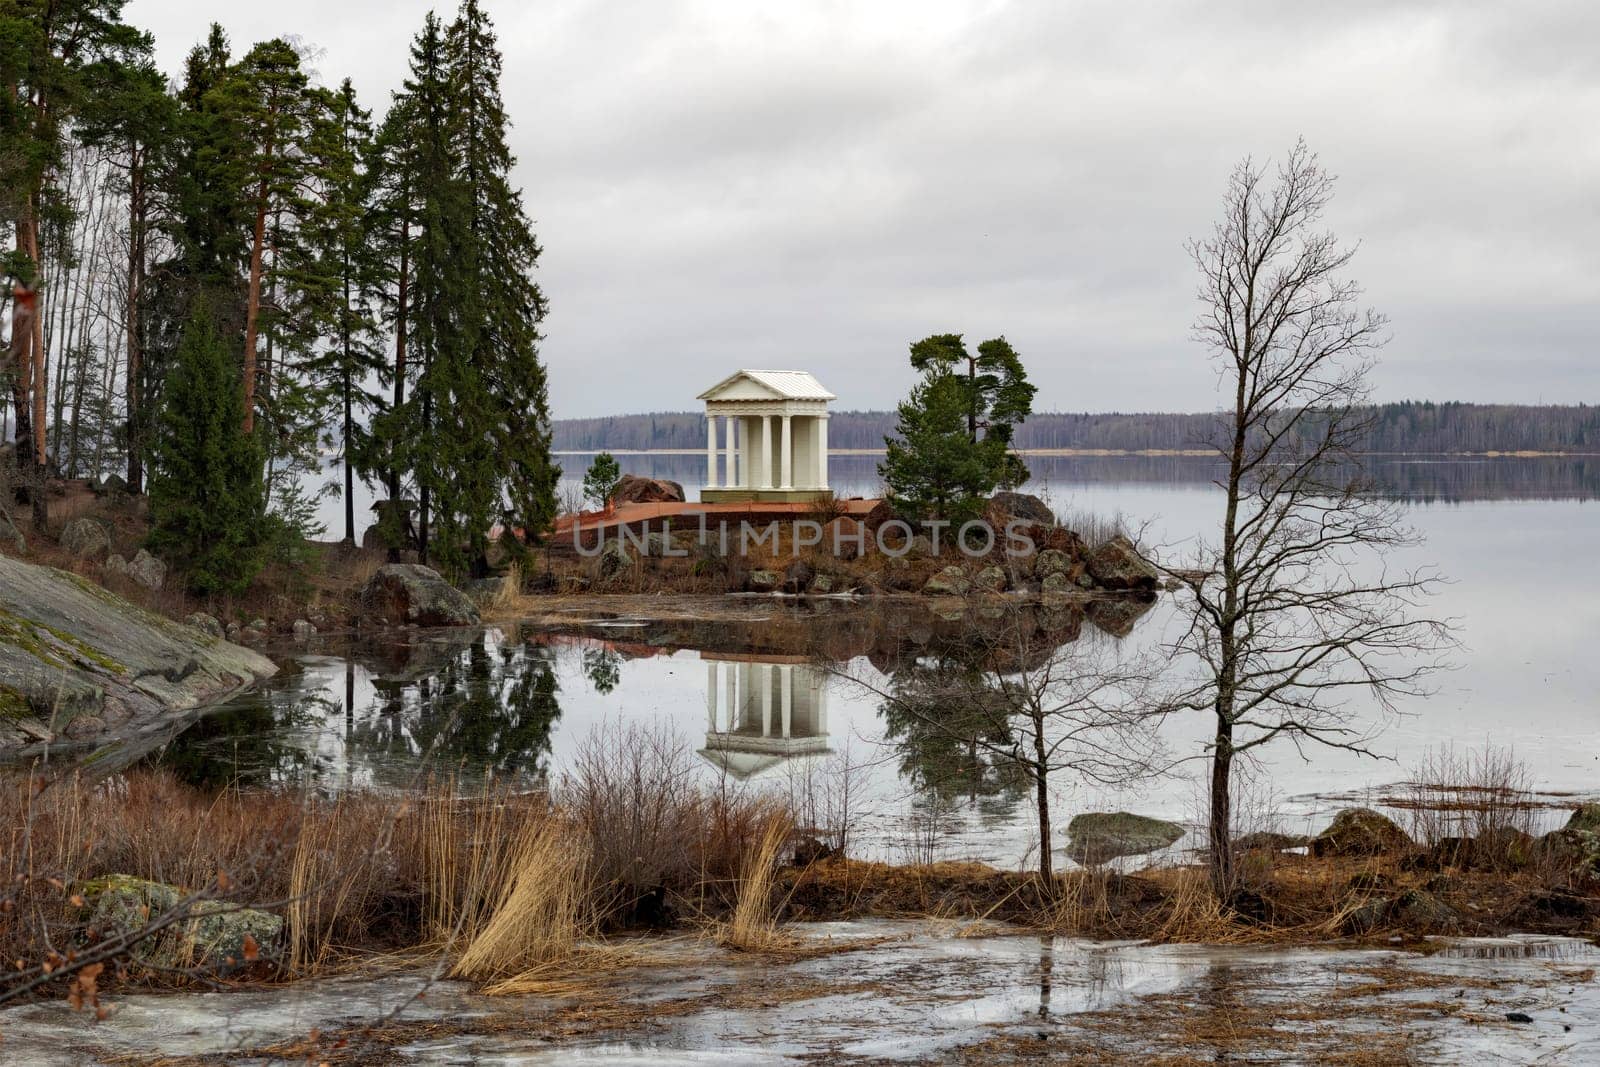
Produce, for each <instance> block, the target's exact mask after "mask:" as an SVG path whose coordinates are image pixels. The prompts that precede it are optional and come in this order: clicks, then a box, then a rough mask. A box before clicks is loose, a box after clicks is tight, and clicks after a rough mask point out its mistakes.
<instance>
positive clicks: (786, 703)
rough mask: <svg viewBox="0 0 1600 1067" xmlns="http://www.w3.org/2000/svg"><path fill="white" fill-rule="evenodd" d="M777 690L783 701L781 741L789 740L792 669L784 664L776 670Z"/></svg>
mask: <svg viewBox="0 0 1600 1067" xmlns="http://www.w3.org/2000/svg"><path fill="white" fill-rule="evenodd" d="M778 685H779V686H780V689H779V690H778V693H779V696H780V697H781V698H782V701H783V739H784V740H785V741H787V740H788V739H789V725H790V723H791V722H792V721H793V718H794V668H793V667H791V666H789V664H787V663H785V664H783V665H782V666H781V667H779V668H778Z"/></svg>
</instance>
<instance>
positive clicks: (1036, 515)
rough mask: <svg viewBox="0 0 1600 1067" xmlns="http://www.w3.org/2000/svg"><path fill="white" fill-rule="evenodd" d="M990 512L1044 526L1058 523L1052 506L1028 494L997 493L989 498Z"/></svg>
mask: <svg viewBox="0 0 1600 1067" xmlns="http://www.w3.org/2000/svg"><path fill="white" fill-rule="evenodd" d="M989 510H990V511H991V512H992V513H994V514H996V515H1000V516H1006V517H1008V518H1013V519H1020V520H1022V521H1023V522H1032V523H1038V524H1040V525H1042V526H1053V525H1055V521H1056V514H1055V512H1053V511H1051V510H1050V505H1048V504H1046V503H1045V502H1044V501H1043V500H1040V499H1039V498H1038V497H1036V496H1033V495H1031V494H1028V493H1006V492H1001V493H996V494H995V495H994V496H992V497H990V498H989Z"/></svg>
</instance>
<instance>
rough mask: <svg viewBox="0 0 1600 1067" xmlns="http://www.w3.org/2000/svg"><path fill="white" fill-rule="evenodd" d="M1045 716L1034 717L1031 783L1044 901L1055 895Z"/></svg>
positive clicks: (1040, 886) (1040, 880) (1035, 714)
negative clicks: (1036, 818) (1036, 820)
mask: <svg viewBox="0 0 1600 1067" xmlns="http://www.w3.org/2000/svg"><path fill="white" fill-rule="evenodd" d="M1044 725H1045V724H1044V716H1043V715H1042V714H1039V713H1038V712H1037V711H1036V712H1035V713H1034V715H1033V783H1034V787H1035V789H1036V791H1037V796H1036V798H1035V799H1036V801H1037V803H1038V809H1039V810H1038V816H1039V888H1040V889H1041V891H1043V893H1044V896H1045V899H1046V900H1052V899H1054V898H1055V895H1056V874H1055V857H1054V856H1053V855H1052V854H1051V841H1052V838H1051V831H1050V755H1049V752H1048V751H1047V749H1046V747H1045V737H1044Z"/></svg>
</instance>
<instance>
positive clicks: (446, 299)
mask: <svg viewBox="0 0 1600 1067" xmlns="http://www.w3.org/2000/svg"><path fill="white" fill-rule="evenodd" d="M500 62H501V61H500V54H499V51H498V49H497V47H496V44H495V38H494V34H493V31H492V29H491V27H490V25H489V21H488V19H487V17H486V16H485V15H484V14H483V12H482V10H481V8H479V6H478V5H477V3H476V0H467V3H466V4H464V5H463V7H462V9H461V11H460V13H459V15H458V17H457V18H456V19H455V20H454V22H452V23H451V25H450V27H449V29H448V30H445V29H444V28H443V27H442V26H441V25H440V24H439V22H438V20H437V19H435V18H434V17H432V16H431V15H430V16H429V17H428V19H427V20H426V21H425V22H424V24H423V29H422V32H421V33H420V34H418V36H417V38H416V40H415V42H414V43H413V45H412V50H411V70H410V76H409V77H408V78H407V80H406V83H405V88H404V91H403V92H402V93H401V94H400V96H399V97H398V98H397V99H396V101H395V105H394V110H393V111H392V112H391V119H392V120H393V119H396V117H397V116H398V121H399V123H400V124H401V128H402V129H403V131H404V132H401V131H400V130H394V131H391V130H390V129H389V126H390V123H389V122H386V123H385V127H386V128H385V131H384V133H383V134H381V135H380V141H389V142H390V143H389V144H388V146H387V149H386V153H385V157H386V159H391V158H392V160H393V163H394V165H395V166H396V167H397V168H401V169H402V170H401V173H397V174H391V176H390V178H389V179H387V180H383V181H380V182H379V183H378V187H379V188H381V189H384V190H385V191H386V193H388V195H389V196H391V197H396V196H398V206H399V207H400V211H401V212H402V214H401V215H400V216H399V220H400V224H401V228H402V232H405V233H406V234H407V241H406V243H405V245H404V248H403V252H402V254H403V255H404V256H406V257H408V258H409V264H410V266H411V268H412V269H411V274H410V277H409V288H408V289H407V293H406V301H407V303H406V304H405V305H404V313H405V315H406V319H405V326H406V330H407V334H408V338H409V356H408V358H407V360H406V368H407V371H408V372H409V373H415V374H416V379H415V387H414V388H413V389H412V391H411V393H410V396H409V397H407V398H406V399H405V401H404V403H403V404H396V405H395V406H394V408H392V409H391V410H390V411H389V412H388V413H386V414H385V415H384V416H383V417H382V418H380V419H379V420H378V421H377V424H376V427H375V429H376V432H377V437H378V438H379V443H378V447H379V450H380V451H381V452H383V453H385V454H386V455H387V456H389V457H390V462H394V463H395V464H396V465H397V466H401V465H403V466H405V467H406V468H407V469H409V470H410V471H411V473H412V475H413V478H414V480H415V483H416V485H417V489H418V496H419V504H420V522H419V527H420V531H419V532H420V535H421V537H422V539H423V544H422V552H423V556H424V558H425V559H429V558H431V559H433V560H436V561H437V562H438V563H439V564H440V565H441V566H443V567H444V568H445V569H446V570H449V571H451V572H453V573H464V572H471V573H474V574H482V573H484V572H485V571H486V570H487V566H488V562H487V557H488V547H489V533H490V531H491V529H492V528H493V527H494V526H495V525H496V524H499V525H500V526H501V528H502V529H503V530H506V531H512V530H517V529H520V530H523V531H525V532H526V534H527V535H528V536H529V537H530V538H536V537H538V536H539V535H540V534H541V533H542V532H543V531H544V530H545V529H546V528H547V527H548V525H549V523H550V522H551V521H552V519H553V518H554V516H555V507H556V502H555V486H556V479H557V478H558V477H559V474H560V469H559V468H558V467H556V466H555V465H554V464H553V463H552V462H551V460H550V416H549V399H548V386H547V384H546V379H545V371H544V366H543V363H542V362H541V361H540V359H539V348H538V345H539V341H540V335H539V330H538V326H539V322H540V321H541V320H542V319H543V317H544V314H545V302H544V297H543V294H542V293H541V292H540V291H539V287H538V285H537V284H535V283H534V281H533V279H532V271H533V269H534V267H535V265H536V264H537V261H538V257H539V251H540V249H539V245H538V241H537V240H536V239H535V237H534V235H533V229H532V225H531V223H530V222H529V221H528V218H527V215H526V213H525V212H524V210H523V207H522V201H521V196H520V194H519V193H518V192H517V190H516V189H515V188H514V187H513V186H512V185H511V181H510V170H511V167H512V164H513V162H514V160H513V158H512V156H511V152H510V149H509V148H508V147H507V143H506V128H507V119H506V115H505V107H504V104H503V102H502V100H501V98H500V89H499V78H500ZM402 189H403V192H402V191H401V190H402ZM393 202H395V201H393V200H391V203H393ZM388 259H389V262H391V263H392V262H393V258H392V257H388ZM403 382H404V378H403V377H402V378H401V379H400V381H399V382H397V387H399V388H403ZM397 391H398V389H397Z"/></svg>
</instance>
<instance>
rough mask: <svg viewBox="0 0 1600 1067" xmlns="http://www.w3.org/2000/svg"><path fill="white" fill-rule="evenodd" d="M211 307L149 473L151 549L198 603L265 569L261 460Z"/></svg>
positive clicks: (183, 350)
mask: <svg viewBox="0 0 1600 1067" xmlns="http://www.w3.org/2000/svg"><path fill="white" fill-rule="evenodd" d="M243 410H244V391H243V389H242V388H241V387H240V381H239V373H238V370H237V368H236V366H235V358H234V355H233V349H232V346H231V345H227V344H225V343H224V342H223V339H222V336H221V334H220V333H219V332H218V330H217V324H216V320H215V317H214V315H213V312H212V309H211V301H210V300H209V299H208V298H206V297H205V296H200V297H197V298H196V300H195V301H194V304H193V306H192V308H191V310H190V313H189V316H188V319H187V321H186V323H185V326H184V330H183V338H182V341H181V342H180V344H179V346H178V351H177V355H176V359H175V361H174V365H173V367H172V370H171V372H170V374H169V376H168V380H167V383H166V403H165V405H164V406H163V408H162V412H161V421H160V429H159V435H158V437H157V440H156V447H155V450H154V455H153V457H152V458H153V461H154V462H153V466H152V470H151V472H150V518H151V531H150V546H151V547H152V548H153V549H155V550H156V551H158V552H160V553H161V554H162V555H164V556H166V557H167V558H168V559H169V560H171V561H172V562H173V563H174V564H175V565H176V566H177V567H178V569H179V570H180V571H181V572H183V573H184V574H185V576H186V579H187V581H188V584H189V588H190V589H191V590H192V591H193V592H195V593H198V594H201V595H213V594H218V593H231V594H237V593H240V592H242V591H243V590H244V589H245V588H246V587H248V586H249V584H250V581H251V580H252V579H253V578H254V577H255V575H256V574H257V573H258V572H259V571H260V569H261V565H262V553H263V541H264V537H265V526H264V523H265V520H264V518H263V511H264V502H263V499H262V496H263V489H262V481H261V459H260V455H259V453H258V451H257V447H256V443H255V439H254V438H253V437H252V436H250V435H247V434H243V433H241V432H240V429H239V427H240V422H241V416H242V414H243Z"/></svg>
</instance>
